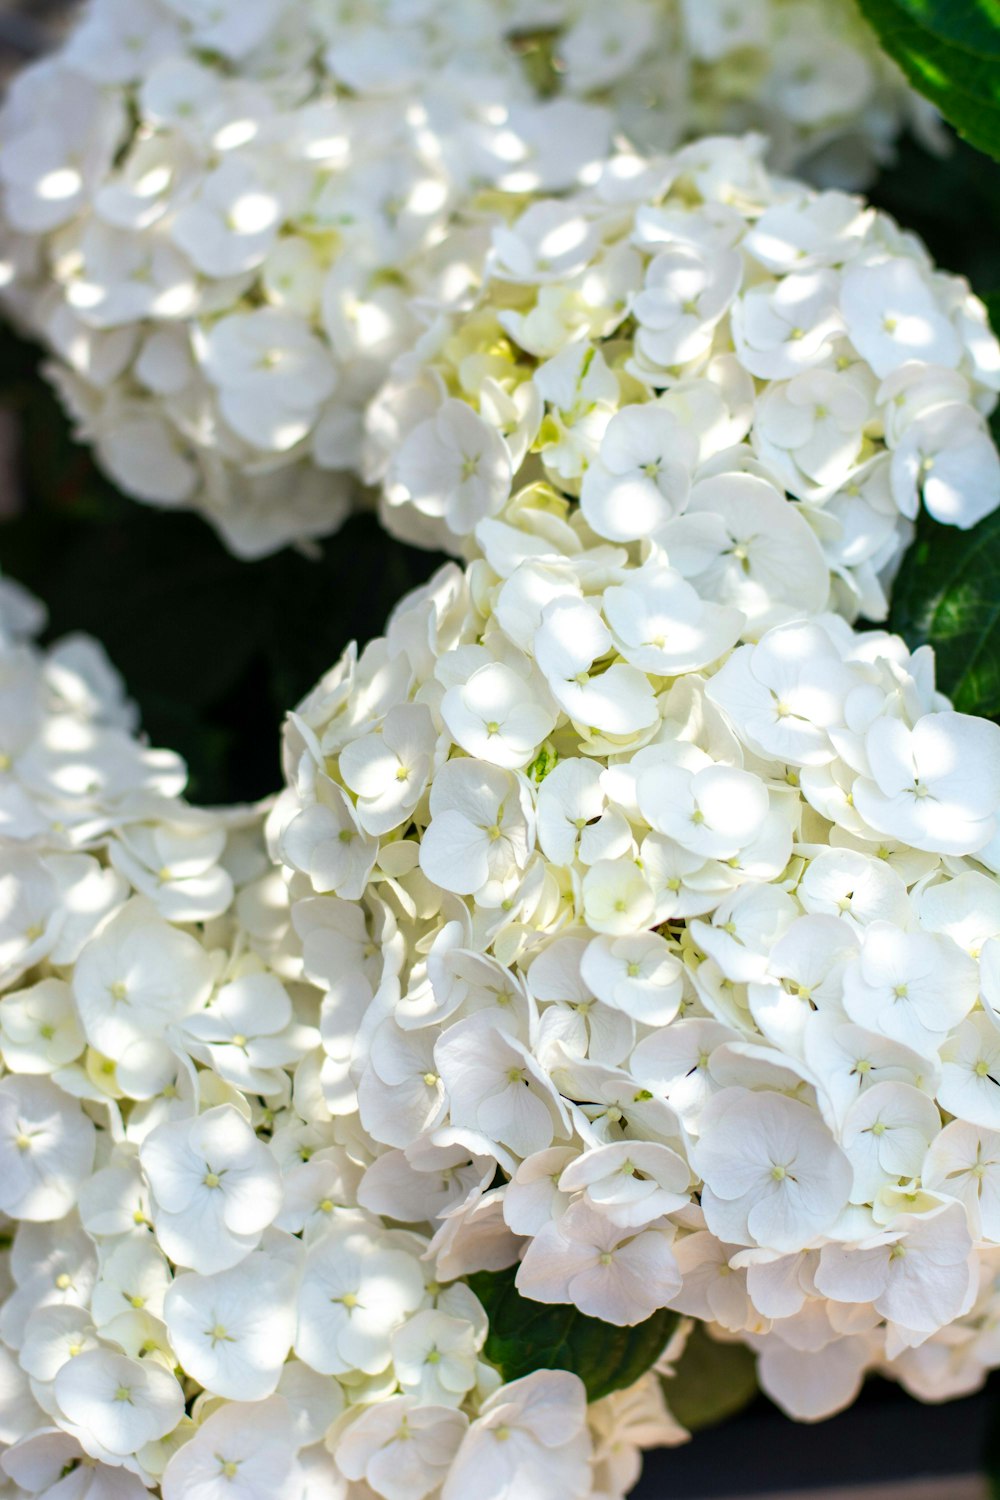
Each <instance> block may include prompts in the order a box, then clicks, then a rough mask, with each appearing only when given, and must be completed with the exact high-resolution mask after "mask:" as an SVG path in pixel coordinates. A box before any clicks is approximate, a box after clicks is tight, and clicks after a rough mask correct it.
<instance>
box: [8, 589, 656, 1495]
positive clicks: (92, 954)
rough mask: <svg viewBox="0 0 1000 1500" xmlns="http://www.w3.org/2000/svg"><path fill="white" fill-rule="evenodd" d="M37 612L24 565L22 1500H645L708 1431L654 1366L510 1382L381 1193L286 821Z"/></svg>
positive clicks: (18, 1458)
mask: <svg viewBox="0 0 1000 1500" xmlns="http://www.w3.org/2000/svg"><path fill="white" fill-rule="evenodd" d="M42 623H43V617H42V613H41V611H40V609H39V607H38V606H37V605H36V604H35V603H34V601H33V600H31V599H30V598H28V597H27V596H26V595H24V594H23V593H22V592H21V591H20V590H18V589H17V588H16V587H15V586H13V585H11V584H8V583H6V582H3V583H0V726H2V727H0V734H2V735H3V739H2V740H0V753H2V761H0V767H2V770H0V816H2V820H3V821H2V832H0V1060H2V1064H3V1067H2V1074H0V1226H2V1227H3V1230H4V1241H5V1244H4V1248H3V1252H2V1254H0V1476H2V1478H0V1488H2V1489H3V1493H4V1495H5V1496H10V1497H11V1500H30V1497H33V1496H39V1495H46V1496H52V1497H62V1496H65V1497H67V1500H68V1497H76V1500H87V1497H89V1500H102V1497H112V1496H113V1497H114V1500H142V1497H143V1496H145V1495H147V1494H148V1493H149V1490H150V1489H152V1490H154V1491H155V1492H156V1493H157V1494H160V1495H162V1496H163V1500H191V1497H193V1496H195V1495H197V1496H198V1497H200V1500H258V1497H260V1496H262V1495H265V1494H266V1495H267V1496H269V1497H272V1496H273V1497H278V1496H284V1497H289V1500H372V1497H373V1496H381V1497H385V1500H422V1497H425V1496H431V1495H433V1496H437V1497H441V1500H464V1497H466V1496H467V1495H469V1494H470V1493H472V1492H473V1491H474V1490H475V1491H476V1492H478V1491H480V1490H481V1491H482V1492H483V1493H484V1494H488V1495H491V1496H493V1497H495V1500H513V1497H514V1496H515V1495H516V1494H520V1493H525V1492H526V1489H525V1487H526V1486H527V1487H529V1490H530V1492H531V1493H534V1494H538V1495H542V1494H556V1493H558V1494H560V1495H566V1496H568V1497H572V1500H585V1497H592V1500H621V1497H622V1496H623V1495H624V1493H625V1491H626V1490H627V1489H628V1488H629V1487H630V1486H631V1485H632V1484H633V1483H634V1481H635V1478H636V1476H637V1473H638V1467H639V1451H640V1448H641V1447H645V1446H649V1445H650V1444H653V1443H657V1442H676V1441H680V1440H682V1439H683V1437H684V1433H683V1430H682V1429H679V1428H678V1427H677V1425H676V1424H675V1423H674V1422H673V1421H672V1420H671V1418H670V1416H669V1414H668V1412H667V1409H666V1407H665V1404H664V1400H663V1395H662V1392H661V1389H660V1386H659V1383H658V1380H657V1377H656V1375H655V1374H652V1373H651V1374H649V1375H647V1376H645V1377H644V1378H643V1379H641V1380H640V1381H639V1383H638V1384H636V1385H634V1386H633V1387H632V1388H631V1389H627V1390H622V1391H617V1392H614V1393H613V1394H611V1395H609V1396H606V1397H605V1398H604V1399H602V1400H600V1401H597V1402H595V1403H593V1404H591V1405H590V1406H589V1407H588V1405H587V1399H586V1391H585V1388H584V1385H583V1383H582V1382H581V1381H580V1380H579V1379H578V1378H577V1376H576V1375H575V1374H572V1373H569V1372H567V1371H564V1370H555V1371H542V1372H538V1373H534V1374H529V1375H527V1376H524V1377H522V1378H520V1379H517V1380H513V1381H510V1382H508V1383H507V1384H504V1383H503V1382H502V1378H501V1376H500V1374H499V1373H498V1371H497V1369H496V1368H495V1367H494V1366H493V1364H491V1363H490V1362H489V1361H488V1360H487V1359H486V1358H485V1356H484V1353H483V1346H484V1342H485V1339H486V1336H487V1332H488V1323H487V1318H486V1314H485V1312H484V1309H483V1307H482V1305H481V1304H480V1302H479V1301H478V1300H477V1298H476V1297H475V1296H474V1295H473V1293H472V1292H471V1291H470V1290H469V1288H468V1287H467V1286H466V1285H465V1284H464V1283H462V1282H461V1281H459V1280H456V1279H455V1273H454V1272H453V1273H451V1274H449V1276H448V1278H447V1283H448V1284H446V1282H445V1281H444V1280H441V1279H438V1277H439V1270H440V1269H441V1268H440V1266H439V1265H436V1264H435V1259H434V1256H433V1253H432V1252H431V1245H430V1237H429V1235H428V1234H427V1233H426V1232H425V1230H426V1228H427V1226H426V1225H417V1224H415V1225H414V1226H413V1228H409V1227H403V1226H401V1224H400V1215H399V1213H398V1212H396V1211H395V1207H396V1206H395V1205H394V1211H393V1212H392V1214H391V1216H390V1217H391V1219H392V1223H388V1222H387V1221H386V1220H384V1219H382V1218H381V1217H380V1216H379V1214H378V1212H377V1211H372V1210H370V1209H367V1208H365V1207H362V1206H361V1205H360V1196H362V1195H360V1193H359V1189H360V1185H361V1183H362V1181H363V1180H364V1179H365V1177H366V1175H368V1173H369V1171H370V1169H371V1168H372V1167H373V1165H374V1163H375V1160H376V1158H377V1157H378V1156H379V1154H380V1152H381V1151H382V1147H381V1145H380V1144H379V1143H378V1141H377V1140H376V1139H375V1138H373V1137H371V1136H369V1134H368V1133H367V1131H366V1130H365V1128H364V1127H363V1126H362V1124H361V1123H360V1121H359V1120H358V1118H357V1115H356V1113H355V1114H354V1115H353V1116H349V1115H348V1114H347V1113H346V1112H345V1111H344V1110H343V1109H342V1108H341V1107H339V1105H338V1104H336V1103H335V1106H334V1108H332V1109H331V1108H330V1106H329V1105H328V1103H327V1100H326V1093H327V1091H328V1081H327V1072H328V1062H327V1054H326V1051H325V1050H324V1046H323V1043H322V1038H323V1037H324V1036H325V1037H326V1043H327V1049H329V1047H330V1046H331V1045H333V1046H334V1050H336V1048H335V1044H333V1042H332V1034H331V1031H330V1023H331V1020H332V1019H333V1017H332V1007H331V1006H330V1005H329V1004H328V1003H327V1001H326V999H325V998H324V995H323V993H322V992H321V991H320V990H319V989H318V988H317V987H316V986H315V985H314V984H313V982H312V981H311V978H310V977H309V976H307V975H304V974H303V965H302V956H301V943H300V941H299V940H298V939H297V937H296V936H295V934H294V931H293V929H292V928H291V926H290V922H289V911H288V900H287V893H286V886H285V881H284V879H283V878H282V876H281V874H280V872H279V871H277V870H275V869H273V868H272V867H271V864H270V861H269V860H268V858H267V855H266V852H265V847H264V841H263V832H262V816H263V814H262V810H260V809H257V810H233V811H230V812H228V813H225V814H222V813H210V812H207V811H204V810H200V809H195V808H193V807H191V806H190V805H188V804H187V803H186V802H184V801H183V800H182V798H181V795H180V793H181V791H182V789H183V784H184V774H185V773H184V767H183V765H182V764H181V762H180V761H179V760H177V758H176V757H173V756H170V755H165V754H164V753H162V752H158V751H153V750H150V749H149V748H148V747H147V746H146V745H145V744H144V743H143V742H142V741H141V740H140V739H139V738H137V737H136V734H135V719H134V712H133V710H132V709H131V707H130V705H129V704H128V703H127V701H126V700H125V697H124V692H123V688H122V685H121V683H120V681H119V679H118V678H117V675H116V674H115V673H114V671H113V669H112V668H111V666H110V664H109V663H108V662H107V660H106V658H105V657H104V655H103V653H102V652H101V651H100V649H99V648H98V647H97V646H96V645H95V644H94V643H93V642H91V641H88V640H85V639H83V638H74V639H72V640H69V641H66V642H64V643H62V644H61V645H58V646H56V647H54V648H52V649H49V650H47V651H43V650H41V649H40V648H39V647H38V646H36V645H35V644H34V642H33V639H32V637H33V635H34V634H35V633H36V632H37V630H38V629H39V628H40V626H41V624H42ZM333 905H334V907H337V908H338V910H339V906H338V903H333ZM336 915H337V912H335V916H336ZM357 920H358V921H361V922H363V917H362V915H361V909H360V908H358V912H357ZM328 937H329V939H330V940H331V942H332V943H334V944H335V943H336V942H337V941H338V939H340V938H341V934H340V933H339V932H338V930H337V928H336V925H334V926H332V927H330V928H329V929H328ZM322 942H323V940H322V937H320V939H319V943H318V944H317V943H316V942H313V943H311V945H310V955H311V960H312V962H318V959H317V958H316V955H317V953H318V952H319V950H320V948H321V947H322ZM331 951H332V950H331ZM334 1024H336V1021H334ZM446 1155H447V1156H448V1161H449V1163H450V1169H441V1168H440V1164H438V1171H439V1173H440V1176H441V1180H442V1182H445V1181H447V1180H449V1179H450V1178H451V1177H452V1176H453V1175H454V1177H455V1180H456V1181H458V1182H464V1183H466V1184H467V1185H468V1187H469V1188H470V1190H471V1189H472V1188H473V1187H475V1186H479V1187H481V1186H482V1185H481V1184H480V1183H479V1177H480V1175H481V1171H482V1169H483V1167H484V1165H485V1158H481V1157H480V1156H478V1155H477V1156H476V1157H475V1160H474V1161H473V1159H472V1158H471V1156H470V1154H469V1153H468V1152H464V1153H463V1151H462V1150H461V1148H458V1149H453V1150H452V1151H451V1152H450V1154H448V1153H446ZM365 1196H367V1195H365ZM399 1207H400V1208H401V1210H402V1214H403V1218H404V1219H405V1218H409V1219H414V1218H417V1219H425V1218H426V1214H425V1213H424V1212H420V1213H416V1214H414V1213H411V1212H410V1210H409V1208H408V1206H407V1205H399ZM487 1481H488V1485H489V1487H488V1486H487Z"/></svg>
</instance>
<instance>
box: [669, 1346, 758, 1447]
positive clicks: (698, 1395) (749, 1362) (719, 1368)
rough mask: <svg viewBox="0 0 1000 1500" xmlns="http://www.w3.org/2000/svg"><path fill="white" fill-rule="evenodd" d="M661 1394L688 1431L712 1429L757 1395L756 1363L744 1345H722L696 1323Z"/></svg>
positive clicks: (747, 1404)
mask: <svg viewBox="0 0 1000 1500" xmlns="http://www.w3.org/2000/svg"><path fill="white" fill-rule="evenodd" d="M663 1394H664V1396H665V1397H666V1399H667V1405H668V1406H669V1407H670V1410H671V1411H672V1412H673V1414H674V1416H675V1417H676V1418H677V1420H678V1422H680V1423H681V1424H682V1425H683V1426H684V1427H686V1428H687V1429H688V1431H689V1432H698V1431H700V1429H701V1428H703V1427H714V1426H715V1425H716V1423H718V1422H724V1421H725V1420H726V1418H727V1417H733V1416H735V1415H736V1413H737V1412H738V1411H742V1409H743V1407H744V1406H749V1404H750V1402H751V1401H752V1400H753V1399H754V1397H755V1396H756V1395H757V1361H756V1360H755V1359H754V1357H753V1355H752V1354H751V1352H750V1350H749V1349H747V1348H746V1346H745V1345H744V1344H721V1343H719V1341H718V1340H717V1339H713V1338H711V1337H710V1335H709V1334H707V1333H706V1332H705V1328H704V1325H703V1324H701V1323H696V1324H695V1326H694V1328H693V1330H692V1332H691V1336H690V1338H689V1339H688V1341H687V1343H686V1344H685V1346H684V1353H683V1354H682V1355H681V1357H680V1359H679V1360H678V1361H677V1363H676V1364H675V1366H674V1374H673V1375H672V1376H671V1377H670V1378H669V1379H666V1378H665V1379H664V1380H663Z"/></svg>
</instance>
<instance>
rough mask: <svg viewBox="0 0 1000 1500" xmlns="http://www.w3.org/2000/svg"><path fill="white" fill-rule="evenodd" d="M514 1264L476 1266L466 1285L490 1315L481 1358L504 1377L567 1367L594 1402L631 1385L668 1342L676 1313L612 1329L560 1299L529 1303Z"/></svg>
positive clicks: (655, 1316) (661, 1314) (650, 1365)
mask: <svg viewBox="0 0 1000 1500" xmlns="http://www.w3.org/2000/svg"><path fill="white" fill-rule="evenodd" d="M516 1273H517V1267H516V1266H512V1267H510V1269H509V1270H506V1271H477V1272H476V1274H475V1275H474V1276H470V1277H469V1285H470V1286H471V1288H472V1290H473V1291H474V1292H475V1294H476V1296H477V1297H478V1298H479V1300H480V1302H481V1303H482V1304H483V1306H484V1307H485V1309H486V1312H487V1314H488V1316H489V1320H490V1332H489V1337H488V1338H487V1340H486V1351H485V1352H486V1357H487V1359H489V1360H490V1361H492V1363H493V1364H495V1365H496V1367H497V1369H498V1370H499V1371H500V1372H501V1374H502V1375H503V1377H504V1380H518V1379H520V1377H521V1376H522V1375H530V1374H531V1373H532V1371H534V1370H570V1371H572V1373H573V1374H574V1375H579V1377H580V1379H581V1380H582V1381H583V1383H584V1385H585V1386H586V1387H587V1396H588V1399H589V1400H591V1401H597V1400H599V1399H600V1397H601V1396H607V1395H609V1394H610V1393H611V1392H612V1391H620V1390H624V1389H625V1387H626V1386H630V1385H634V1384H635V1382H636V1381H637V1380H638V1379H639V1376H640V1375H644V1374H645V1373H646V1371H647V1370H648V1369H650V1368H651V1367H652V1366H653V1365H654V1364H655V1363H656V1361H657V1360H658V1359H659V1357H660V1355H661V1354H662V1353H663V1351H664V1349H665V1348H666V1347H667V1344H668V1343H669V1341H670V1335H671V1333H672V1332H673V1330H674V1328H675V1326H676V1324H677V1314H676V1313H672V1312H658V1313H654V1314H653V1316H652V1317H651V1318H649V1319H648V1320H647V1321H646V1322H645V1323H640V1324H638V1326H637V1327H635V1328H616V1327H614V1326H613V1325H612V1324H611V1323H603V1322H602V1321H601V1320H600V1319H599V1318H588V1317H586V1316H585V1315H584V1314H583V1313H581V1312H579V1311H578V1310H577V1309H576V1308H575V1307H572V1306H570V1305H567V1304H563V1303H555V1304H550V1303H547V1302H529V1301H528V1299H527V1298H526V1297H522V1296H521V1294H520V1293H519V1292H518V1290H517V1288H516V1287H515V1285H514V1277H515V1275H516Z"/></svg>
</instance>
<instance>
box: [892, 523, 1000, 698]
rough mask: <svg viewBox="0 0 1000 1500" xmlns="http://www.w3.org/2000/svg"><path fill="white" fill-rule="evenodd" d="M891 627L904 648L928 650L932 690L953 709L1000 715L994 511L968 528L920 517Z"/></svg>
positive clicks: (999, 547) (999, 544) (999, 546)
mask: <svg viewBox="0 0 1000 1500" xmlns="http://www.w3.org/2000/svg"><path fill="white" fill-rule="evenodd" d="M891 624H892V628H893V629H894V630H897V631H898V632H899V633H900V635H902V636H903V637H904V639H905V640H906V641H907V643H908V644H909V646H910V647H911V648H913V647H916V646H920V645H923V644H924V643H925V642H929V643H930V645H932V646H933V647H934V651H935V654H936V656H937V680H938V686H939V687H940V688H942V690H943V691H944V692H946V693H948V694H949V696H950V697H951V698H953V699H954V702H955V707H956V708H958V709H960V710H961V711H962V712H963V713H973V714H983V715H984V716H985V717H986V718H991V719H992V718H1000V512H998V513H996V514H994V515H992V516H987V518H986V520H985V521H981V522H980V523H979V525H978V526H976V527H974V528H973V530H972V531H958V530H956V529H955V528H954V527H950V526H939V525H937V523H936V522H934V521H931V520H929V519H927V518H924V519H922V520H921V523H920V531H919V534H918V537H917V540H916V542H915V543H914V545H913V546H912V547H911V548H910V551H909V552H908V554H907V556H906V558H905V560H904V563H903V566H902V569H901V570H900V574H899V577H898V578H897V580H896V585H895V591H894V594H893V608H892V616H891Z"/></svg>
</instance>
